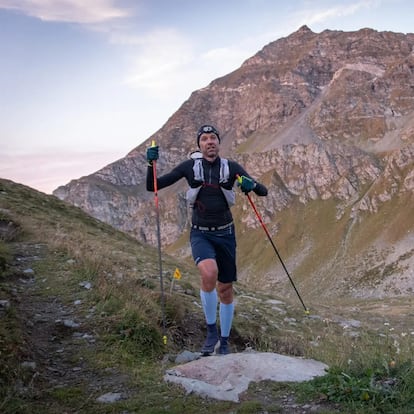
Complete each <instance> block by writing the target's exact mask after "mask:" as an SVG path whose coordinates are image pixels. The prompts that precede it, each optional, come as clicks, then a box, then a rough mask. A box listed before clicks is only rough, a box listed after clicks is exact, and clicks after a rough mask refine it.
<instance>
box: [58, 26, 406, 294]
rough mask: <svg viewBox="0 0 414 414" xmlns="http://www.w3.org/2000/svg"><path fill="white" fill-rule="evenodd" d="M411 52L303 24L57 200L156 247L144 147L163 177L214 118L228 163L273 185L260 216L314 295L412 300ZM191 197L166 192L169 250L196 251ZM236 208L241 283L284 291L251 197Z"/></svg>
mask: <svg viewBox="0 0 414 414" xmlns="http://www.w3.org/2000/svg"><path fill="white" fill-rule="evenodd" d="M413 48H414V34H406V35H405V34H400V33H391V32H377V31H374V30H371V29H362V30H359V31H357V32H340V31H328V30H327V31H324V32H322V33H320V34H316V33H313V32H312V31H311V30H309V29H308V28H307V27H306V26H304V27H302V28H300V29H299V30H298V31H297V32H295V33H293V34H292V35H290V36H288V37H286V38H282V39H279V40H277V41H275V42H273V43H270V44H269V45H267V46H265V47H264V48H263V49H262V50H261V51H259V52H258V53H257V54H256V55H255V56H253V57H251V58H250V59H248V60H247V61H246V62H245V63H244V64H243V65H242V66H241V67H240V68H239V69H238V70H236V71H234V72H232V73H230V74H228V75H227V76H224V77H222V78H220V79H216V80H215V81H213V82H212V83H211V84H210V85H209V86H208V87H206V88H204V89H201V90H198V91H195V92H194V93H193V94H192V95H191V97H190V98H189V99H188V100H187V101H186V102H184V103H183V105H182V106H181V107H180V108H179V109H178V110H177V112H175V113H174V114H173V115H172V116H171V118H170V119H169V120H168V121H167V122H166V123H165V125H164V126H163V127H162V128H161V129H160V130H159V131H158V132H157V133H156V134H155V135H154V136H153V137H149V138H148V140H147V141H146V142H145V143H143V144H142V145H140V146H138V147H137V148H135V149H133V150H132V151H131V152H130V153H129V154H128V155H127V156H126V157H125V158H122V159H120V160H118V161H116V162H114V163H112V164H110V165H108V166H106V167H105V168H103V169H101V170H100V171H97V172H96V173H94V174H92V175H90V176H87V177H83V178H81V179H79V180H74V181H72V182H70V183H69V184H67V185H65V186H62V187H59V188H58V189H56V190H55V192H54V194H55V195H56V196H58V197H59V198H61V199H64V200H66V201H68V202H70V203H73V204H75V205H77V206H79V207H81V208H82V209H84V210H85V211H87V212H88V213H90V214H91V215H93V216H95V217H96V218H98V219H100V220H103V221H105V222H108V223H110V224H112V225H113V226H115V227H117V228H120V229H122V230H124V231H126V232H128V233H131V234H133V235H134V236H135V237H137V238H138V239H140V240H143V241H145V242H148V243H151V244H155V243H156V231H155V230H154V229H155V214H154V211H153V195H152V194H149V193H147V192H146V190H145V174H146V162H145V149H146V147H147V146H148V145H149V143H150V142H151V139H156V140H157V143H158V144H159V146H160V148H161V157H160V160H159V162H158V171H159V173H160V174H162V172H164V171H165V172H166V171H168V170H169V169H170V168H172V167H173V166H174V165H176V164H177V163H178V162H180V161H182V160H183V159H184V158H186V157H187V156H188V153H189V152H190V151H191V150H193V149H195V131H196V130H197V128H198V126H199V125H200V124H202V123H205V122H212V123H214V124H215V125H217V127H218V128H219V130H220V131H221V135H222V150H221V154H222V155H223V156H227V157H229V158H233V159H236V160H237V161H239V162H240V163H241V164H242V165H244V166H245V167H246V169H247V170H248V171H249V172H250V173H251V175H253V176H254V177H256V178H257V179H258V180H260V181H262V182H263V183H265V184H266V185H267V186H268V187H269V190H270V194H269V196H268V197H266V198H265V199H262V198H261V199H255V201H256V202H257V207H258V208H259V210H260V211H261V212H262V214H263V218H264V220H265V222H266V223H267V224H268V225H269V229H271V232H272V234H273V235H274V240H275V242H276V244H278V243H280V248H281V253H282V256H283V255H285V258H286V260H287V262H288V263H289V266H290V268H291V271H292V273H293V274H294V275H295V278H296V279H297V280H298V282H299V284H301V285H302V286H303V287H304V288H306V289H308V291H309V293H310V294H315V295H335V294H352V295H365V296H376V297H378V296H381V295H390V294H404V293H407V292H408V291H410V289H413V288H414V271H413V270H412V269H413V268H414V214H412V206H413V201H414V49H413ZM185 190H186V187H185V183H184V182H180V183H177V184H175V185H174V186H172V187H170V188H167V189H164V190H162V191H161V192H160V209H161V223H162V227H161V234H162V242H163V246H165V248H166V250H167V251H168V252H170V253H177V252H180V254H182V255H186V254H188V253H189V250H188V245H187V243H181V239H182V238H183V237H184V239H185V237H186V231H187V229H188V224H189V223H188V217H189V215H188V212H187V209H186V204H185V199H184V193H185ZM238 204H239V205H238V206H237V207H235V208H234V215H235V217H236V219H237V221H238V222H239V226H238V232H239V257H240V259H239V261H240V266H239V268H240V279H241V280H245V281H248V282H250V283H252V284H256V285H257V286H260V287H269V288H273V287H275V286H277V288H278V290H279V291H283V290H284V287H283V284H282V283H281V282H282V281H285V280H286V277H285V275H284V274H283V271H282V270H281V269H280V265H279V264H278V263H277V261H276V260H275V257H274V254H273V253H272V252H271V251H269V249H268V246H266V240H264V239H263V233H262V232H260V230H261V229H260V228H259V226H258V223H257V219H256V218H255V215H254V213H253V212H252V211H251V209H250V208H249V205H248V204H247V203H246V202H245V200H243V199H242V196H240V197H239V203H238ZM305 232H306V233H305ZM247 233H248V236H249V237H247ZM252 243H256V244H258V245H259V246H260V249H259V250H258V251H256V248H253V247H252V246H253V245H252ZM184 245H185V247H183V246H184ZM286 289H287V290H286V291H287V292H288V287H287V288H286Z"/></svg>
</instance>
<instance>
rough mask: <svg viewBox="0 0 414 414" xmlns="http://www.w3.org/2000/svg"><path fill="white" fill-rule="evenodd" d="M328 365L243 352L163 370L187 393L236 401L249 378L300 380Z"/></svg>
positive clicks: (313, 361) (315, 373) (312, 376)
mask: <svg viewBox="0 0 414 414" xmlns="http://www.w3.org/2000/svg"><path fill="white" fill-rule="evenodd" d="M327 368H328V366H327V365H325V364H324V363H322V362H319V361H315V360H312V359H303V358H296V357H289V356H285V355H280V354H275V353H270V352H242V353H235V354H229V355H225V356H210V357H206V358H202V359H197V360H195V361H191V362H188V363H186V364H183V365H177V366H175V367H174V368H172V369H169V370H168V371H166V374H165V375H164V380H165V381H168V382H172V383H175V384H179V385H182V386H183V387H184V389H185V390H186V391H187V393H195V394H198V395H200V396H203V397H210V398H214V399H217V400H224V401H234V402H239V396H240V394H241V393H243V392H244V391H246V390H247V389H248V387H249V384H250V382H259V381H264V380H271V381H278V382H302V381H308V380H311V379H312V378H314V377H318V376H323V375H325V374H326V369H327Z"/></svg>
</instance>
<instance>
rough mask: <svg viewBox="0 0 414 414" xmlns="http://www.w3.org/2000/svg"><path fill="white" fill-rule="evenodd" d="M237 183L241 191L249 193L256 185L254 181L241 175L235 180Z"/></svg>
mask: <svg viewBox="0 0 414 414" xmlns="http://www.w3.org/2000/svg"><path fill="white" fill-rule="evenodd" d="M237 185H238V186H239V187H240V189H241V190H242V191H243V193H244V194H247V193H250V191H252V190H254V189H255V187H256V183H255V182H254V181H253V180H252V179H251V178H249V177H246V176H245V175H242V176H241V177H239V179H238V181H237Z"/></svg>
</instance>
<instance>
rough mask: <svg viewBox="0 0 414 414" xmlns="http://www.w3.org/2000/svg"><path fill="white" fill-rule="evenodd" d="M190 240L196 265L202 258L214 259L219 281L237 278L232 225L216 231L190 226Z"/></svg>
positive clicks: (224, 281) (227, 281)
mask: <svg viewBox="0 0 414 414" xmlns="http://www.w3.org/2000/svg"><path fill="white" fill-rule="evenodd" d="M190 242H191V250H192V253H193V259H194V261H195V264H196V265H198V263H200V262H201V261H202V260H204V259H215V261H216V263H217V267H218V280H219V282H222V283H231V282H235V281H236V280H237V269H236V235H235V234H234V225H231V226H230V227H228V228H226V229H223V230H216V231H208V230H198V229H194V228H192V229H191V233H190Z"/></svg>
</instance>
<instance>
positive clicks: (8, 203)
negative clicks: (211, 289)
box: [0, 180, 414, 413]
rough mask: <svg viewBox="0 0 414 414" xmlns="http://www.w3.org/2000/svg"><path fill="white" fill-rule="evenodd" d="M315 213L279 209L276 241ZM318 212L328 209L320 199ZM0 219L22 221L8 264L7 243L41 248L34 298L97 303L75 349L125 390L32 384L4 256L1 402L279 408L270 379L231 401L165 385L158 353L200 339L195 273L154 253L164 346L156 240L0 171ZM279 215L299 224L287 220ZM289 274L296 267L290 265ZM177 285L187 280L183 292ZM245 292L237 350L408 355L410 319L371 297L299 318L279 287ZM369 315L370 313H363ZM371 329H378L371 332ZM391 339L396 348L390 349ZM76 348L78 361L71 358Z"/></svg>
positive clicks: (255, 239)
mask: <svg viewBox="0 0 414 414" xmlns="http://www.w3.org/2000/svg"><path fill="white" fill-rule="evenodd" d="M300 208H302V210H301V209H300ZM315 211H316V209H306V211H305V209H303V207H301V206H297V209H296V210H293V209H291V210H289V211H288V212H285V213H284V214H285V216H282V215H281V216H278V219H279V220H280V221H281V223H282V224H281V226H280V231H279V234H278V242H281V250H282V249H284V248H285V246H292V245H294V243H293V241H295V240H298V243H299V246H300V245H301V244H300V243H303V246H305V245H306V240H305V239H306V236H305V235H306V234H307V233H310V232H311V231H319V232H320V234H322V235H323V234H325V233H326V232H328V231H330V226H329V225H328V224H329V223H328V224H327V227H325V228H324V227H323V226H319V225H317V224H312V219H315V218H317V217H313V216H312V214H315ZM309 215H310V216H309ZM311 216H312V217H311ZM325 216H332V211H331V210H330V207H329V205H328V204H327V211H326V212H325ZM297 217H303V221H300V222H297ZM0 221H2V222H5V221H7V222H10V221H12V222H14V223H16V224H17V225H18V227H19V232H16V234H15V235H14V238H13V240H11V241H9V242H7V243H4V242H1V243H0V255H1V257H3V258H4V260H5V261H6V262H7V263H10V261H11V256H12V254H13V253H14V252H16V249H18V248H21V247H22V246H28V245H35V246H36V245H40V246H43V247H44V249H43V248H42V250H44V253H43V254H42V256H41V260H39V261H37V262H36V263H35V264H34V265H33V267H34V270H35V274H36V275H38V276H36V280H37V285H36V289H35V291H34V292H35V295H34V296H32V297H31V299H32V300H34V302H36V303H39V304H41V305H42V306H47V304H48V303H49V304H50V303H52V302H53V303H54V302H56V301H57V300H58V301H59V302H61V303H62V304H64V305H65V306H70V305H71V304H72V303H73V301H74V299H76V298H80V299H82V306H80V307H79V308H77V309H76V316H77V317H78V318H84V319H85V316H86V315H87V314H88V312H89V311H90V309H91V308H95V309H96V312H95V313H94V314H93V316H92V317H90V318H89V319H88V322H87V323H88V325H89V327H90V329H91V330H92V331H93V332H94V333H95V334H96V337H97V338H98V340H97V343H96V347H94V348H92V349H91V348H81V349H79V350H78V351H76V352H78V353H79V354H80V355H81V357H82V358H83V360H85V361H87V363H88V364H89V366H90V367H92V368H93V369H94V370H95V371H94V372H96V375H97V376H99V375H100V373H102V372H105V370H107V369H108V367H111V368H113V367H115V368H116V369H117V370H118V372H121V373H123V375H126V376H127V378H128V382H127V387H128V389H129V390H130V398H129V399H128V400H127V401H123V402H119V403H115V404H113V405H110V406H103V405H99V404H96V403H95V402H94V398H91V394H90V391H88V390H87V388H86V386H85V388H83V387H73V386H71V385H70V384H65V383H64V380H62V381H63V384H61V386H60V387H55V388H52V389H50V388H47V389H45V388H42V386H41V384H37V385H36V382H35V384H33V383H30V380H31V379H30V378H27V377H26V376H25V375H27V374H25V373H23V372H22V371H21V369H20V368H19V367H20V363H21V361H22V360H23V357H24V356H25V355H27V354H28V353H29V351H30V349H31V348H34V347H35V346H36V344H33V343H28V342H27V340H28V337H27V336H26V333H25V330H24V323H23V322H24V321H22V320H21V319H20V318H19V314H18V310H19V305H18V302H15V300H14V299H13V289H14V287H15V286H16V283H18V281H17V280H16V279H17V278H18V275H16V274H14V273H13V266H12V265H11V264H10V265H7V266H5V267H4V269H3V271H2V275H1V278H0V299H3V300H7V299H8V300H10V301H11V303H12V306H11V309H10V310H9V311H8V312H6V314H5V315H2V325H1V330H0V350H1V353H0V358H1V361H0V362H1V366H2V367H3V370H2V371H0V375H1V382H0V385H1V397H2V398H3V399H4V400H3V403H1V405H0V407H1V409H2V410H3V411H5V412H7V413H8V412H10V413H11V412H21V413H26V412H42V413H53V412H57V411H59V410H60V411H62V410H67V412H75V411H76V410H77V409H79V407H82V412H85V413H88V412H91V413H92V412H93V413H98V412H108V413H109V412H119V411H122V410H127V411H128V412H140V413H155V412H157V413H164V412H165V413H166V412H169V413H181V412H184V411H183V407H184V404H185V407H186V408H185V412H186V413H192V412H194V413H203V412H205V413H218V412H251V413H253V412H258V411H257V410H259V407H260V409H262V410H265V409H267V410H270V409H273V410H275V409H277V410H278V409H279V408H280V407H279V405H278V404H279V403H280V398H279V396H280V392H282V393H283V392H285V391H286V389H284V388H283V387H281V389H277V390H276V389H275V387H273V386H272V385H271V384H268V385H267V386H265V385H264V387H265V389H267V390H268V391H267V397H266V401H261V400H260V398H259V397H260V392H263V390H256V391H255V387H252V390H251V391H249V392H248V393H247V394H246V396H244V401H245V402H244V403H241V404H230V403H220V402H214V401H205V400H202V399H200V398H198V397H196V396H184V394H183V392H182V391H181V390H180V389H178V388H176V387H172V386H171V385H166V384H164V383H163V381H162V375H163V372H164V370H165V368H166V367H168V365H171V363H169V362H167V361H165V362H164V363H161V362H160V361H161V358H162V357H163V355H165V354H175V353H177V352H179V351H180V350H182V349H183V348H185V349H189V350H193V351H195V350H197V349H198V347H199V346H200V344H201V342H202V335H203V332H202V330H201V326H202V317H201V314H200V313H201V311H200V308H199V307H198V306H196V305H195V304H194V302H196V301H197V300H198V299H197V290H198V276H197V274H196V272H195V269H194V267H193V266H192V265H191V264H189V263H188V262H185V261H179V260H177V259H174V258H172V257H169V256H167V255H166V254H164V255H163V268H164V270H165V272H166V274H165V278H164V282H165V292H166V306H165V315H166V322H167V336H168V343H167V346H166V347H164V346H163V345H162V339H161V336H162V333H163V331H162V311H161V307H160V294H159V277H158V276H159V275H158V273H159V269H158V256H157V251H156V249H153V248H151V247H149V246H146V245H142V244H140V243H138V242H137V241H135V240H133V239H132V238H131V237H129V236H127V235H125V234H123V233H121V232H118V231H116V230H114V229H113V228H111V227H110V226H108V225H106V224H104V223H102V222H99V221H97V220H95V219H93V218H91V217H89V216H87V215H86V214H85V213H83V212H82V211H81V210H80V209H77V208H75V207H72V206H69V205H67V204H65V203H63V202H61V201H59V200H58V199H56V198H55V197H53V196H47V195H45V194H42V193H39V192H36V191H34V190H32V189H29V188H27V187H24V186H21V185H16V184H14V183H11V182H9V181H6V180H1V181H0ZM288 223H296V224H295V225H292V226H289V225H287V224H288ZM309 226H310V227H309ZM312 226H314V227H312ZM298 229H301V232H298ZM239 231H241V230H239ZM338 234H340V231H338ZM247 235H248V237H243V235H241V237H240V242H239V243H241V244H243V243H247V240H248V241H249V243H253V246H254V247H253V249H252V253H254V254H255V255H256V256H257V257H263V258H264V260H267V261H269V262H270V261H271V260H273V261H274V260H275V258H274V253H272V252H271V251H269V248H267V249H263V243H265V242H266V240H265V238H264V236H263V232H262V229H260V228H258V229H256V230H254V231H251V232H250V231H249V232H248V234H247ZM279 237H280V238H279ZM336 237H337V240H339V239H340V236H336ZM337 242H338V241H337ZM181 243H183V241H182V242H181ZM324 248H325V246H324V245H323V243H322V246H318V245H317V246H316V247H315V249H324ZM299 250H300V249H299ZM299 250H295V249H292V250H287V251H283V252H282V253H283V254H286V256H287V257H288V260H289V257H290V256H291V255H293V254H295V253H296V254H297V252H298V251H299ZM241 260H242V261H243V258H241ZM246 265H247V263H246ZM176 266H178V267H179V268H180V270H181V273H182V274H183V279H182V280H181V281H179V282H177V285H178V288H180V287H181V289H178V290H176V291H175V292H174V293H173V294H172V295H170V294H169V288H170V284H169V281H170V276H171V274H172V272H173V271H174V269H175V267H176ZM302 266H303V267H304V268H305V269H308V268H309V267H312V266H314V264H312V263H310V264H308V263H306V260H303V261H302V262H300V263H299V264H298V265H297V269H300V268H301V267H302ZM295 271H296V269H295ZM167 273H169V276H168V275H167ZM297 273H298V274H300V272H299V271H298V272H297ZM295 275H296V273H295ZM85 280H88V281H91V282H92V284H93V286H94V288H93V289H92V290H91V291H85V290H84V289H81V288H80V287H79V282H81V281H85ZM43 281H44V282H43ZM299 282H301V283H302V280H300V279H299ZM183 287H184V288H186V293H184V290H183V289H182V288H183ZM252 287H254V286H252ZM18 292H19V291H18ZM253 292H254V289H253V291H252V290H247V289H246V288H245V285H244V283H240V284H239V285H238V286H237V303H238V305H237V310H236V315H235V323H234V329H233V332H232V338H233V346H234V348H236V349H243V348H244V347H245V346H252V347H253V348H255V349H258V350H268V351H274V352H281V353H285V354H290V355H298V356H305V357H313V358H316V359H319V360H322V361H324V362H326V363H328V364H329V365H334V366H340V367H341V366H342V367H344V369H345V368H346V367H347V365H346V364H347V361H349V360H350V359H354V360H355V361H356V363H357V364H359V365H360V364H362V361H363V359H364V358H366V357H367V351H366V350H367V349H368V351H369V353H370V357H369V359H368V362H370V361H371V360H372V355H371V351H370V350H371V349H375V350H376V353H378V354H380V356H381V360H384V361H385V362H387V361H389V360H397V362H398V361H401V363H402V362H403V361H405V358H406V351H407V350H410V349H411V337H410V336H408V337H404V338H405V339H404V340H402V337H401V336H400V335H401V334H402V333H403V332H406V329H407V326H406V325H399V326H397V323H396V322H395V325H393V324H394V321H397V320H399V319H400V318H399V315H398V314H396V315H394V319H393V316H392V315H391V314H390V315H387V317H386V319H383V318H384V315H383V313H382V311H381V310H380V312H381V318H378V310H379V309H381V308H380V307H379V305H378V304H376V303H371V304H370V303H367V302H364V304H361V303H359V304H358V303H352V304H349V303H348V304H346V305H344V306H343V307H338V306H337V307H335V308H332V307H329V306H318V305H315V304H314V303H311V310H312V315H313V316H311V317H310V318H306V317H304V315H303V310H302V309H301V307H300V306H299V304H298V303H297V302H296V301H295V302H291V303H286V302H285V303H283V302H282V303H280V304H278V305H275V304H274V302H273V301H272V300H274V299H280V297H279V296H277V295H275V294H274V293H273V292H272V291H268V292H267V293H260V292H254V293H253ZM21 294H22V295H24V294H26V295H27V294H28V293H27V292H26V293H24V292H22V293H21ZM381 305H382V304H381ZM358 306H360V307H358ZM362 306H364V308H363V309H364V318H363V319H362V325H363V328H362V329H361V330H360V332H358V338H360V339H359V340H358V341H355V339H353V337H352V335H349V336H348V335H345V336H343V333H344V328H343V324H342V322H341V321H344V320H345V321H346V320H347V319H349V318H351V319H361V313H360V310H361V309H362ZM399 306H401V309H402V311H405V309H406V308H404V307H403V306H402V304H401V303H399ZM370 315H373V317H372V318H370ZM89 316H90V315H89ZM412 319H413V318H412V317H407V319H406V322H407V324H408V325H411V324H412V323H413V322H414V321H413V320H412ZM384 320H387V322H388V323H390V324H391V325H392V326H395V327H396V328H398V331H397V329H396V331H395V332H393V333H392V335H394V336H395V338H391V334H390V333H389V332H388V331H387V330H388V328H384V326H383V321H384ZM387 326H388V325H387ZM393 329H394V328H393ZM378 332H380V333H381V334H384V335H385V336H378ZM384 338H385V339H384ZM397 340H398V352H397V349H396V347H395V343H396V341H397ZM393 341H394V342H393ZM338 349H340V350H341V352H338ZM382 352H384V354H382ZM78 357H79V355H78ZM73 358H74V359H76V358H75V356H73ZM359 365H358V366H359ZM4 368H6V369H4ZM90 381H93V378H91V379H90ZM20 382H23V383H24V384H26V382H27V386H28V387H29V388H30V387H32V388H33V390H32V391H36V392H33V393H26V394H24V395H21V394H19V393H18V392H17V391H16V387H15V385H16V384H18V383H20ZM36 387H38V388H36ZM267 387H268V388H267ZM96 396H97V395H93V396H92V397H96ZM307 398H310V397H307ZM16 407H17V408H16ZM249 407H253V408H249ZM278 407H279V408H278ZM249 410H251V411H249ZM270 412H271V411H270ZM350 412H351V411H350Z"/></svg>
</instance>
